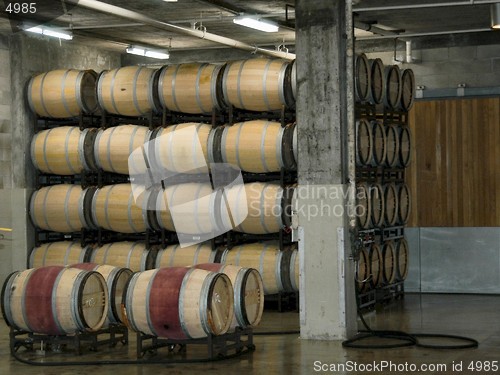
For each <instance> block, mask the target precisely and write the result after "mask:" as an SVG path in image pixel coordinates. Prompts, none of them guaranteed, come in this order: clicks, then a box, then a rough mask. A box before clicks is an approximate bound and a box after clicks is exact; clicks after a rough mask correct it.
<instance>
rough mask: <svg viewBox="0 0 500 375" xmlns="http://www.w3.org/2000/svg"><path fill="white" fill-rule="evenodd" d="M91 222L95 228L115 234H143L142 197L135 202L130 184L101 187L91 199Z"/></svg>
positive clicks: (144, 223) (144, 228)
mask: <svg viewBox="0 0 500 375" xmlns="http://www.w3.org/2000/svg"><path fill="white" fill-rule="evenodd" d="M92 220H93V222H94V225H95V226H97V227H100V228H103V229H107V230H111V231H115V232H120V233H142V232H145V231H146V222H145V218H144V217H143V211H142V196H139V197H138V201H136V198H135V197H134V194H133V190H132V185H131V184H117V185H108V186H103V187H102V188H100V189H97V191H96V192H95V194H94V196H93V197H92Z"/></svg>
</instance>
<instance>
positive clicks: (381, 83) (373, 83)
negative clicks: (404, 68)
mask: <svg viewBox="0 0 500 375" xmlns="http://www.w3.org/2000/svg"><path fill="white" fill-rule="evenodd" d="M369 63H370V97H369V101H370V103H372V104H382V103H383V102H384V97H385V87H386V83H385V76H384V63H383V62H382V60H381V59H373V60H369Z"/></svg>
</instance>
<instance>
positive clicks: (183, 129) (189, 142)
mask: <svg viewBox="0 0 500 375" xmlns="http://www.w3.org/2000/svg"><path fill="white" fill-rule="evenodd" d="M211 130H212V126H211V125H208V124H203V123H194V122H188V123H183V124H177V125H172V126H167V127H166V128H158V129H156V130H155V131H154V132H153V134H152V136H151V142H150V147H152V148H149V149H148V153H149V154H150V155H152V160H150V164H151V166H153V167H154V169H155V171H158V172H160V173H161V171H164V170H166V171H170V172H177V173H186V174H196V173H208V171H209V170H208V169H209V166H208V153H209V149H208V148H209V145H208V138H209V134H210V131H211Z"/></svg>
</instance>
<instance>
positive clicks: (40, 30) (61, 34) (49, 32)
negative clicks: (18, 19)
mask: <svg viewBox="0 0 500 375" xmlns="http://www.w3.org/2000/svg"><path fill="white" fill-rule="evenodd" d="M25 30H26V31H29V32H30V33H35V34H40V35H46V36H51V37H54V38H59V39H64V40H72V39H73V35H71V34H70V33H67V32H65V31H62V30H55V29H49V28H46V27H41V26H33V27H28V28H26V29H25Z"/></svg>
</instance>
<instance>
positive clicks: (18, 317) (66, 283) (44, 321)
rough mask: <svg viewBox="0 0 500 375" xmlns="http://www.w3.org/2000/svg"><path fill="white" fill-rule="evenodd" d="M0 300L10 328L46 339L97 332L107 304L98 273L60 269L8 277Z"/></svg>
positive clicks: (101, 324)
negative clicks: (84, 332)
mask: <svg viewBox="0 0 500 375" xmlns="http://www.w3.org/2000/svg"><path fill="white" fill-rule="evenodd" d="M1 298H2V314H3V317H4V320H5V322H6V323H7V324H8V325H9V326H11V327H13V328H15V329H19V330H23V331H27V332H35V333H41V334H47V335H65V334H72V333H75V332H83V331H97V330H99V329H100V328H101V327H102V326H103V324H104V322H105V320H106V317H107V311H108V303H109V300H108V290H107V286H106V281H105V280H104V278H103V277H102V276H101V275H100V274H99V273H97V272H90V271H84V270H80V269H76V268H67V267H61V266H48V267H42V268H36V269H33V268H31V269H28V270H25V271H17V272H14V273H12V274H10V275H9V276H8V277H7V279H6V281H5V283H4V285H3V288H2V297H1Z"/></svg>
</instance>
